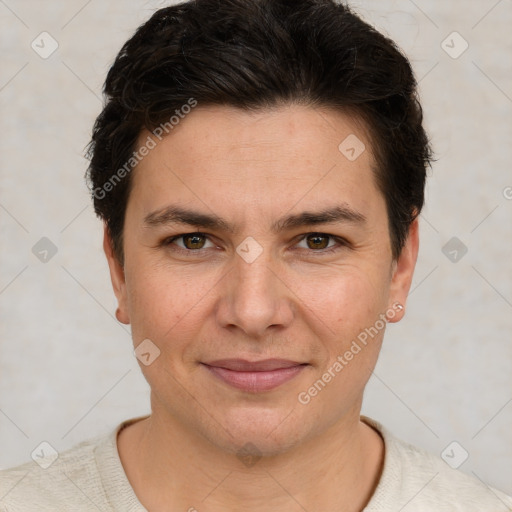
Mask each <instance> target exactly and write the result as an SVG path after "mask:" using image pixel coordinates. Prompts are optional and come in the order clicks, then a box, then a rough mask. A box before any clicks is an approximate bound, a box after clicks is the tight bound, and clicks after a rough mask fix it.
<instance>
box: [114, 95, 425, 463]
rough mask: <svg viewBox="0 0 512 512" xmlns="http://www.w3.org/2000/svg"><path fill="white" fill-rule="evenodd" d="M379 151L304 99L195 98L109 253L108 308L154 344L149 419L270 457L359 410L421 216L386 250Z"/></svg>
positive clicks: (142, 170)
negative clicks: (116, 252)
mask: <svg viewBox="0 0 512 512" xmlns="http://www.w3.org/2000/svg"><path fill="white" fill-rule="evenodd" d="M148 135H150V134H149V132H145V133H142V134H141V136H140V142H141V143H143V142H145V141H147V137H148ZM354 135H355V136H356V137H357V138H358V139H359V141H361V142H363V143H364V145H365V148H366V149H365V150H363V152H362V153H361V154H360V155H359V156H358V157H357V158H356V159H354V156H357V153H358V152H359V151H360V149H361V148H362V146H357V147H356V153H355V155H354V154H352V153H353V152H351V151H350V149H348V152H347V151H345V152H342V151H341V150H340V149H339V146H340V144H341V143H342V142H343V141H344V140H345V139H346V138H347V137H349V136H351V137H352V139H349V141H350V140H355V139H353V137H354ZM155 140H157V141H158V139H155ZM341 147H342V150H343V149H345V150H347V148H345V146H344V145H343V144H342V145H341ZM347 155H348V156H350V157H351V158H347ZM373 164H374V161H373V157H372V154H371V141H370V140H369V139H368V138H367V137H366V135H365V131H364V129H363V127H362V125H361V124H360V123H358V122H357V120H356V119H354V118H351V117H349V116H347V115H345V114H342V113H340V112H337V111H334V110H327V109H324V110H322V111H320V110H316V109H313V108H310V107H303V106H287V107H280V108H279V109H276V110H272V111H259V112H258V113H248V112H245V111H241V110H237V109H234V108H228V107H224V106H216V107H208V108H206V107H204V108H203V107H201V106H200V105H199V106H198V107H197V108H196V109H195V110H194V111H193V112H192V113H190V114H189V115H188V116H187V117H186V118H185V119H184V120H182V121H181V122H180V124H179V126H177V127H175V129H174V130H173V132H171V133H170V134H169V135H168V136H166V137H164V138H163V139H162V140H161V141H158V143H157V144H156V147H154V148H153V149H151V151H149V152H148V154H147V156H145V158H144V159H143V160H142V161H141V162H140V163H139V164H138V165H137V167H136V169H135V170H134V171H133V175H132V179H133V187H132V191H131V195H130V198H129V201H128V205H127V210H126V218H125V227H124V242H123V243H124V255H125V261H124V268H122V267H121V266H120V265H119V263H118V262H117V260H116V259H115V258H114V256H113V254H112V250H111V249H110V242H109V239H108V236H107V235H106V237H105V250H106V253H107V257H108V260H109V264H110V269H111V276H112V281H113V285H114V290H115V293H116V295H117V298H118V302H119V310H118V318H119V319H120V320H121V321H122V322H125V323H130V324H131V326H132V333H133V340H134V345H135V346H136V347H137V346H138V345H139V344H140V343H141V342H143V340H150V341H151V343H150V344H149V345H146V347H149V349H147V350H146V353H148V354H149V355H146V356H145V357H146V362H150V361H151V360H152V359H153V358H154V357H155V355H157V354H158V351H159V355H158V357H156V359H154V360H153V361H152V362H151V363H150V364H147V365H146V364H140V366H141V369H142V371H143V372H144V375H145V378H146V379H147V381H148V383H149V385H150V386H151V390H152V408H153V416H155V417H158V418H160V420H161V421H164V422H165V421H168V422H173V423H176V422H178V423H179V424H180V425H182V426H184V427H185V428H186V429H188V430H189V431H190V432H194V433H197V434H199V435H201V436H203V437H204V438H206V439H207V440H209V441H210V442H211V443H213V444H214V445H215V446H217V447H219V448H221V449H222V450H225V451H228V452H236V451H237V450H238V449H239V448H240V447H241V446H243V445H245V444H246V443H248V442H250V443H252V444H253V445H255V446H257V448H258V450H259V451H260V452H261V453H265V454H276V453H280V452H283V451H286V450H288V449H290V448H291V447H293V446H295V445H297V444H299V443H301V442H305V441H306V440H308V439H313V438H315V436H318V435H320V434H321V433H323V432H326V431H327V430H328V429H329V428H333V427H334V426H335V425H337V424H339V422H347V423H350V422H354V421H356V422H357V421H358V420H359V410H360V405H361V400H362V395H363V390H364V387H365V384H366V382H367V380H368V378H369V376H370V374H371V372H372V370H373V368H374V366H375V363H376V361H377V357H378V353H379V350H380V346H381V341H382V336H383V334H384V328H385V327H384V326H385V323H386V322H385V321H384V320H385V315H386V314H387V316H388V318H389V321H397V320H399V319H400V317H401V315H402V313H401V312H400V311H398V310H397V309H396V308H395V307H394V306H393V304H395V303H396V302H400V303H402V304H405V299H406V296H407V292H408V290H409V287H410V283H411V279H412V273H413V269H414V264H415V261H416V255H417V249H418V244H417V223H416V222H415V223H414V224H413V225H412V227H411V230H410V234H409V239H408V241H407V244H406V246H405V248H404V249H403V251H402V254H401V256H400V258H399V259H398V260H397V261H393V260H392V256H391V246H390V237H389V231H388V219H387V214H386V204H385V200H384V197H383V196H382V194H381V193H380V192H379V190H378V189H377V188H376V184H375V177H374V174H373V171H372V165H373ZM145 343H146V344H148V342H147V341H146V342H145ZM226 360H228V361H226ZM240 360H241V361H240ZM268 360H272V361H268ZM276 360H278V361H276ZM251 363H254V364H251Z"/></svg>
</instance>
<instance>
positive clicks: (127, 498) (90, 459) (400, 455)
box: [0, 416, 512, 512]
mask: <svg viewBox="0 0 512 512" xmlns="http://www.w3.org/2000/svg"><path fill="white" fill-rule="evenodd" d="M139 419H142V418H133V419H131V420H127V421H125V422H123V423H121V424H120V425H118V426H117V427H116V428H115V429H114V430H113V431H112V432H111V433H109V434H108V435H104V436H97V437H95V438H93V439H89V440H87V441H83V442H81V443H79V444H77V445H75V446H74V447H72V448H70V449H68V450H67V451H64V452H62V453H60V454H59V456H58V458H57V459H56V460H55V461H54V462H53V463H52V464H51V465H50V466H49V467H48V468H47V469H42V468H41V467H40V466H39V465H38V464H37V463H36V462H33V461H32V462H29V463H25V464H23V465H21V466H18V467H15V468H11V469H6V470H3V471H0V511H1V512H36V511H37V512H47V511H52V512H56V511H73V512H82V511H83V512H91V511H96V510H100V511H102V512H147V510H146V509H145V508H144V507H143V506H142V505H141V504H140V502H139V500H138V499H137V496H136V495H135V492H134V491H133V489H132V487H131V485H130V483H129V481H128V479H127V477H126V474H125V472H124V469H123V466H122V464H121V460H120V458H119V452H118V450H117V434H118V432H119V431H120V430H121V429H122V428H124V427H125V426H127V425H129V424H130V423H133V422H135V421H137V420H139ZM361 419H362V420H363V421H364V422H365V423H367V424H369V425H370V426H372V427H373V428H374V429H376V430H378V431H379V432H380V434H381V435H382V437H383V439H384V446H385V456H384V466H383V471H382V475H381V478H380V480H379V483H378V485H377V488H376V489H375V492H374V494H373V496H372V497H371V499H370V501H369V503H368V505H367V506H366V507H365V508H364V510H363V511H362V512H455V511H460V512H511V511H512V497H510V496H507V495H505V494H503V493H502V492H500V491H498V490H496V489H494V488H492V487H489V486H487V485H485V484H484V483H483V482H481V481H480V480H478V479H477V478H474V477H472V476H469V475H467V474H465V473H463V472H462V471H459V470H455V469H452V468H450V467H449V466H448V464H446V463H445V462H444V461H443V460H442V459H441V458H440V457H437V456H434V455H431V454H429V453H427V452H425V451H423V450H421V449H419V448H416V447H414V446H412V445H410V444H408V443H405V442H403V441H401V440H399V439H397V438H396V437H394V436H393V435H392V434H391V433H390V432H389V431H388V430H387V429H385V428H384V427H383V426H382V425H381V424H380V423H378V422H376V421H374V420H372V419H370V418H368V417H365V416H362V417H361ZM42 460H43V459H42ZM43 462H44V461H43ZM46 462H50V459H48V460H46ZM43 465H44V464H43ZM196 508H197V509H198V510H199V511H200V504H197V506H196ZM340 512H341V511H340Z"/></svg>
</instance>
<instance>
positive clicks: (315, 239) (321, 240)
mask: <svg viewBox="0 0 512 512" xmlns="http://www.w3.org/2000/svg"><path fill="white" fill-rule="evenodd" d="M329 238H331V237H330V236H329V235H323V234H321V233H313V234H311V235H308V236H307V244H308V247H309V249H325V248H326V247H327V246H328V245H329Z"/></svg>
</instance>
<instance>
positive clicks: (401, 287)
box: [388, 218, 419, 323]
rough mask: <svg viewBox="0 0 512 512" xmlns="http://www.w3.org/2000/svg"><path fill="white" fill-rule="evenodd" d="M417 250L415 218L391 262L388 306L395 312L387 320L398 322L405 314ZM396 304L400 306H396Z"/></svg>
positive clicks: (417, 229)
mask: <svg viewBox="0 0 512 512" xmlns="http://www.w3.org/2000/svg"><path fill="white" fill-rule="evenodd" d="M418 250H419V222H418V218H416V219H415V220H414V221H413V222H412V223H411V225H410V226H409V232H408V235H407V239H406V241H405V244H404V247H403V248H402V251H401V252H400V255H399V257H398V259H397V260H396V261H395V262H394V263H393V274H392V278H391V285H390V291H389V307H390V309H393V310H394V311H395V312H396V314H395V315H393V316H392V317H390V318H389V320H388V321H389V322H390V323H393V322H399V321H400V320H401V319H402V318H403V316H404V314H405V304H406V302H407V295H408V294H409V289H410V287H411V283H412V278H413V275H414V269H415V267H416V260H417V258H418ZM396 304H400V305H401V306H402V307H401V308H397V307H396Z"/></svg>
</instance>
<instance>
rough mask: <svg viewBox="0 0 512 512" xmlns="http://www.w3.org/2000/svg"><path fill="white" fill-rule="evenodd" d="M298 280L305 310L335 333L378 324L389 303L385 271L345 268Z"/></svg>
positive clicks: (298, 288)
mask: <svg viewBox="0 0 512 512" xmlns="http://www.w3.org/2000/svg"><path fill="white" fill-rule="evenodd" d="M322 274H323V275H311V276H310V277H309V278H308V279H306V280H303V279H301V280H297V282H296V284H295V285H294V287H295V289H296V290H297V291H296V294H297V296H298V297H299V298H300V302H301V303H302V304H303V305H304V310H305V311H308V310H309V311H310V312H311V313H310V314H314V315H315V316H316V318H317V319H318V322H320V323H321V324H323V325H324V327H325V329H326V330H327V332H330V333H331V334H336V333H347V334H348V333H349V332H350V331H353V330H354V329H356V330H357V329H361V328H364V327H366V326H367V324H368V322H371V323H372V324H373V322H374V321H375V317H378V315H379V314H380V313H382V312H383V311H384V310H385V308H386V304H387V291H388V286H389V284H388V282H387V280H386V279H385V276H384V272H380V271H376V269H368V268H360V267H348V266H346V267H344V268H337V269H330V270H329V272H328V273H327V272H322Z"/></svg>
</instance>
